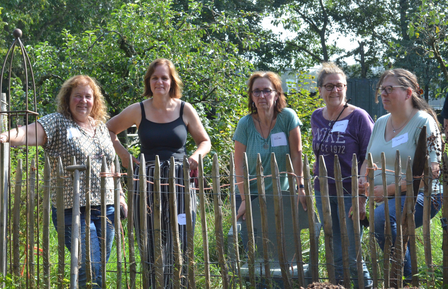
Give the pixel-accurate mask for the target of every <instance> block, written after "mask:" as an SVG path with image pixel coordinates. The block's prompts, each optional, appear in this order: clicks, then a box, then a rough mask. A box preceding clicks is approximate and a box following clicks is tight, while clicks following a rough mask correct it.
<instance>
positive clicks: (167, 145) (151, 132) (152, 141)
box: [138, 101, 187, 161]
mask: <svg viewBox="0 0 448 289" xmlns="http://www.w3.org/2000/svg"><path fill="white" fill-rule="evenodd" d="M184 105H185V102H183V101H182V103H181V106H180V114H179V118H177V119H176V120H173V121H172V122H167V123H156V122H152V121H149V120H148V119H146V114H145V108H144V106H143V103H142V102H140V107H141V109H142V120H141V122H140V126H139V128H138V136H139V137H140V152H141V153H143V154H144V155H145V160H146V161H153V160H155V158H156V155H159V159H160V161H166V160H169V159H170V158H171V156H174V158H176V159H180V160H182V159H183V157H184V155H185V142H186V141H187V126H186V125H185V123H184V121H183V119H182V115H183V113H184Z"/></svg>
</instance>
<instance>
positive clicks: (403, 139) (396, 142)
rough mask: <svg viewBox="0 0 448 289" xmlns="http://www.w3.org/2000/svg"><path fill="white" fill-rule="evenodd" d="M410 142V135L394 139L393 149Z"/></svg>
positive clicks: (406, 134)
mask: <svg viewBox="0 0 448 289" xmlns="http://www.w3.org/2000/svg"><path fill="white" fill-rule="evenodd" d="M408 140H409V137H408V133H405V134H403V135H400V136H397V137H394V138H393V139H392V147H393V148H394V147H396V146H399V145H401V144H404V143H406V142H408Z"/></svg>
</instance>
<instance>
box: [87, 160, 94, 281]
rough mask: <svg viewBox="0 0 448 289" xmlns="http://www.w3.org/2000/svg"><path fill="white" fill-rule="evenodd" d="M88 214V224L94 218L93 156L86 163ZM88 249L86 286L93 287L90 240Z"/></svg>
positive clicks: (88, 233) (88, 237)
mask: <svg viewBox="0 0 448 289" xmlns="http://www.w3.org/2000/svg"><path fill="white" fill-rule="evenodd" d="M86 167H87V170H86V175H85V176H86V195H85V196H86V216H85V222H86V224H90V222H91V220H92V217H91V216H92V207H91V205H90V194H91V186H90V180H91V177H92V159H91V156H87V163H86ZM85 234H86V237H85V238H86V240H90V230H86V232H85ZM85 250H86V287H87V289H91V288H92V258H91V254H90V252H91V244H90V242H86V245H85Z"/></svg>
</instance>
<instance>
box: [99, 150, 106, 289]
mask: <svg viewBox="0 0 448 289" xmlns="http://www.w3.org/2000/svg"><path fill="white" fill-rule="evenodd" d="M101 172H102V173H107V162H106V156H103V161H102V164H101ZM100 207H101V232H104V233H103V234H102V235H101V236H102V238H101V241H100V242H101V248H106V244H107V240H106V235H107V234H106V233H105V232H106V230H107V216H106V177H101V205H100ZM106 256H107V255H106V250H101V276H102V288H103V289H106V288H107V286H106V283H107V282H106V276H107V273H106Z"/></svg>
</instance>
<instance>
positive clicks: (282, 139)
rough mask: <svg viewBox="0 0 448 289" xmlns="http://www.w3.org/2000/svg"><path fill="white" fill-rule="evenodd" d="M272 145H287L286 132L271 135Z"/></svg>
mask: <svg viewBox="0 0 448 289" xmlns="http://www.w3.org/2000/svg"><path fill="white" fill-rule="evenodd" d="M271 144H272V147H279V146H285V145H287V144H288V141H287V140H286V134H285V133H284V132H278V133H274V134H272V135H271Z"/></svg>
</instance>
